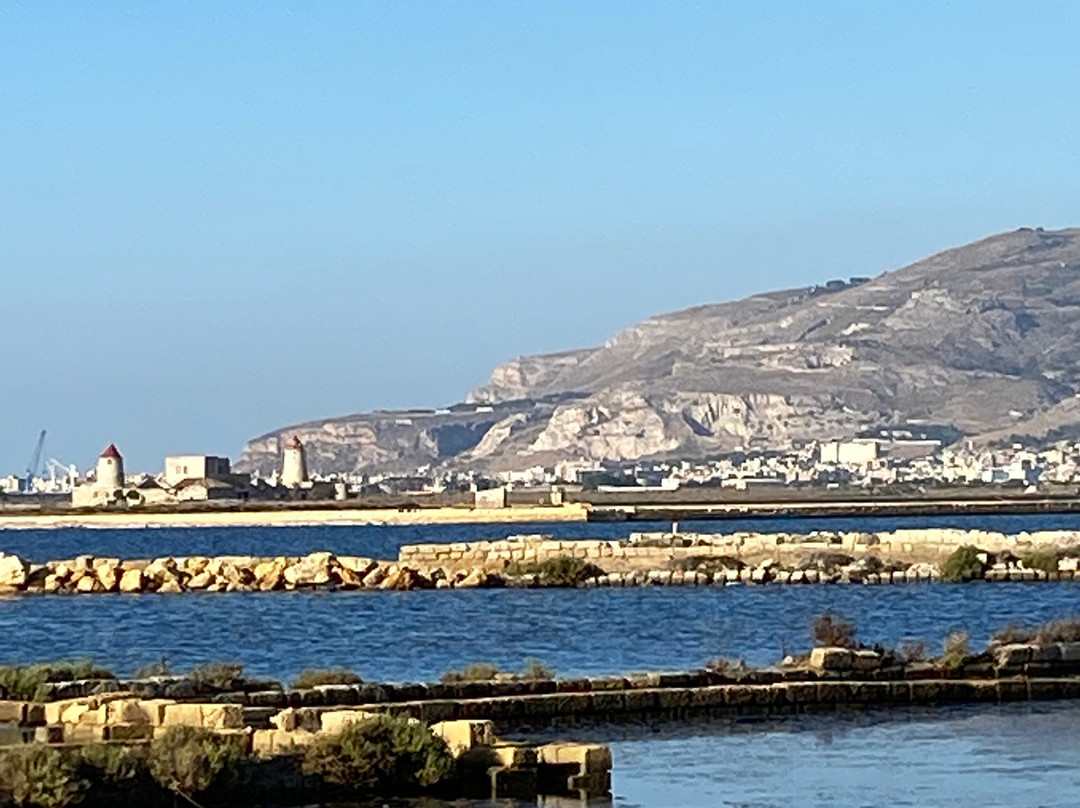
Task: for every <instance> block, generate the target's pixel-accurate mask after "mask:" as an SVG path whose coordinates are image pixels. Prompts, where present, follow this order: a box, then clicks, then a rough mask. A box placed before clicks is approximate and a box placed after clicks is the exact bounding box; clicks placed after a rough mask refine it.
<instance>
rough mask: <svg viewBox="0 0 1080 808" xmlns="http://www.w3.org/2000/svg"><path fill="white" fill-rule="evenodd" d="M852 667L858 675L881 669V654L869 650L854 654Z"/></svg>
mask: <svg viewBox="0 0 1080 808" xmlns="http://www.w3.org/2000/svg"><path fill="white" fill-rule="evenodd" d="M851 667H852V669H853V670H854V671H855V672H856V673H869V672H871V671H876V670H877V669H878V668H880V667H881V654H879V653H877V652H875V651H870V650H867V649H863V650H859V651H856V652H855V653H854V655H853V656H852V660H851Z"/></svg>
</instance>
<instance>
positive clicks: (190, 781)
mask: <svg viewBox="0 0 1080 808" xmlns="http://www.w3.org/2000/svg"><path fill="white" fill-rule="evenodd" d="M147 765H148V768H149V770H150V774H151V776H152V777H153V778H154V780H155V781H157V783H158V784H159V785H160V786H161V787H162V788H165V789H168V790H169V791H173V792H176V793H177V794H183V795H185V796H187V797H191V796H192V795H194V794H198V793H200V792H202V791H206V790H207V789H209V788H211V787H214V786H229V785H235V784H237V783H238V782H239V780H240V779H241V777H240V776H241V771H242V767H243V765H244V755H243V753H242V752H241V751H240V749H239V747H238V746H237V745H236V743H234V742H233V741H232V740H231V739H228V738H223V737H222V736H220V735H216V734H214V733H213V732H211V731H210V730H207V729H203V728H202V727H184V726H177V727H169V728H168V729H167V730H166V731H165V733H164V734H163V735H162V736H161V737H159V738H155V739H154V741H153V742H152V743H151V744H150V749H149V752H148V753H147Z"/></svg>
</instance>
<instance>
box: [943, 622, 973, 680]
mask: <svg viewBox="0 0 1080 808" xmlns="http://www.w3.org/2000/svg"><path fill="white" fill-rule="evenodd" d="M970 656H971V637H970V636H968V634H967V632H966V631H954V632H952V633H951V634H950V635H949V636H948V637H946V638H945V653H944V654H942V656H941V657H939V658H938V664H939V665H940V666H941V667H942V668H944V669H945V670H948V671H957V670H959V669H960V668H962V667H963V665H964V662H965V661H966V660H967V658H968V657H970Z"/></svg>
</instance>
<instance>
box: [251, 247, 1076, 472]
mask: <svg viewBox="0 0 1080 808" xmlns="http://www.w3.org/2000/svg"><path fill="white" fill-rule="evenodd" d="M1078 339H1080V229H1075V228H1073V229H1066V230H1058V231H1045V230H1042V229H1038V228H1036V229H1032V228H1021V229H1019V230H1015V231H1011V232H1008V233H1002V234H998V235H995V236H990V237H988V238H985V239H982V240H979V241H976V242H973V243H972V244H968V245H965V246H961V247H954V248H950V249H948V250H944V251H942V252H939V253H936V254H934V255H932V256H929V257H927V258H925V259H922V260H920V261H917V262H915V263H913V264H910V265H908V266H906V267H903V268H901V269H897V270H893V271H890V272H885V273H882V274H880V275H878V276H876V277H873V278H853V279H850V280H848V281H838V280H833V281H828V282H827V283H824V284H822V285H818V286H810V287H804V288H796V289H785V290H777V291H771V292H763V293H760V294H756V295H752V296H750V297H747V298H745V299H742V300H736V301H727V302H722V303H711V304H704V305H698V306H694V307H691V308H687V309H682V310H679V311H675V312H670V313H666V314H660V315H656V316H654V317H650V318H647V319H646V320H643V321H641V322H640V323H636V324H634V325H631V326H630V327H628V328H626V329H623V330H622V331H620V332H618V333H617V334H615V335H614V336H613V337H612V338H611V339H609V340H607V341H606V342H605V343H604V344H603V345H600V346H595V347H588V348H580V349H573V350H568V351H559V352H555V353H550V354H536V355H531V356H520V357H516V358H514V359H511V360H508V361H507V362H504V363H501V364H500V365H499V366H497V367H496V368H495V369H494V370H493V372H492V375H491V378H490V379H489V380H488V382H487V383H486V384H484V385H482V386H480V387H478V388H476V389H475V390H473V391H471V392H470V393H469V394H468V395H467V396H466V398H465V401H464V402H462V403H461V404H457V405H454V406H453V407H450V408H447V409H445V410H431V411H427V412H419V411H412V412H411V414H402V413H399V412H389V413H388V412H382V413H380V412H375V413H361V414H357V415H352V416H344V417H342V418H332V419H321V420H316V421H311V422H307V423H304V424H298V425H295V426H291V427H284V428H281V429H276V430H273V431H272V432H268V433H266V434H265V435H262V436H260V437H258V438H255V439H253V440H252V441H250V442H249V443H248V444H247V446H246V448H245V451H244V454H243V456H242V458H241V459H240V462H239V463H238V466H239V467H241V468H249V469H255V468H257V469H259V470H261V471H269V470H271V469H272V468H275V467H276V465H277V457H278V455H279V452H280V445H281V442H282V438H283V437H284V436H285V435H291V434H297V435H298V436H299V437H300V438H301V440H303V441H304V442H305V443H306V444H307V445H308V447H309V460H310V463H311V466H312V468H313V469H315V470H316V471H322V472H329V471H372V472H374V471H405V470H408V469H412V468H416V467H418V466H421V465H429V466H436V467H446V468H454V467H469V468H479V469H482V470H510V469H520V468H526V467H530V466H536V465H545V466H551V465H554V464H555V463H557V462H559V461H560V460H568V459H574V460H582V461H586V462H595V461H604V460H632V459H638V458H662V457H687V458H692V457H702V456H706V455H710V454H717V453H720V452H724V451H729V450H731V449H733V448H735V447H737V446H746V445H750V444H755V445H763V446H764V445H768V446H771V447H776V448H782V447H785V446H790V445H792V444H794V443H797V442H801V441H806V440H812V439H831V438H842V437H849V436H852V435H854V434H857V433H859V432H862V431H865V430H869V429H876V428H881V427H883V426H888V425H891V424H896V423H902V422H907V421H911V420H919V421H925V422H930V423H934V424H939V425H943V426H949V427H955V428H956V429H958V430H960V431H961V432H962V433H964V434H965V435H968V436H971V437H973V438H978V437H979V436H980V435H984V434H985V435H996V436H998V437H999V438H1000V437H1001V436H1004V435H1008V434H1011V432H1010V430H1015V432H1016V434H1024V431H1023V430H1024V428H1025V425H1026V424H1030V425H1031V426H1032V427H1033V428H1034V427H1037V428H1038V429H1039V430H1043V431H1044V432H1047V433H1048V432H1049V431H1052V430H1055V429H1057V430H1061V429H1066V430H1067V429H1068V428H1069V425H1070V424H1071V423H1073V419H1075V418H1078V417H1080V416H1078V414H1077V412H1076V411H1075V410H1074V408H1071V407H1062V406H1059V405H1060V404H1061V403H1062V402H1064V401H1067V400H1068V399H1069V398H1071V397H1073V396H1075V395H1076V391H1077V389H1078V388H1080V359H1077V358H1076V352H1075V350H1074V349H1073V346H1075V345H1076V342H1077V340H1078Z"/></svg>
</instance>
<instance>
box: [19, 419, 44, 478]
mask: <svg viewBox="0 0 1080 808" xmlns="http://www.w3.org/2000/svg"><path fill="white" fill-rule="evenodd" d="M44 449H45V430H44V429H43V430H41V434H40V435H38V439H37V446H35V447H34V455H33V457H31V458H30V464H29V465H28V466H27V467H26V488H25V489H24V490H23V493H24V494H32V493H34V478H35V477H36V476H37V473H38V467H39V466H40V465H41V453H42V452H43V451H44Z"/></svg>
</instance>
